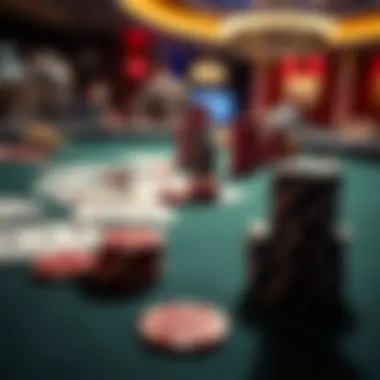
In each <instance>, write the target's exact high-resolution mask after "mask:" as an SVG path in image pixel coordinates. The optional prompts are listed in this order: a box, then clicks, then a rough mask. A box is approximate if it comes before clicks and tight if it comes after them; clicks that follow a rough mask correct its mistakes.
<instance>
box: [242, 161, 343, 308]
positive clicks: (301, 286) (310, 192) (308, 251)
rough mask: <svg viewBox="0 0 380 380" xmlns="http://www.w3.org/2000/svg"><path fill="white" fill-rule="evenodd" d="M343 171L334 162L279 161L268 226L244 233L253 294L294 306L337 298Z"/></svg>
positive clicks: (262, 299) (261, 299)
mask: <svg viewBox="0 0 380 380" xmlns="http://www.w3.org/2000/svg"><path fill="white" fill-rule="evenodd" d="M340 182H341V176H340V172H339V167H338V165H337V164H336V163H335V162H334V161H330V160H313V159H304V158H302V159H296V160H290V161H287V162H285V163H282V164H280V165H279V166H278V167H277V169H276V172H275V180H274V185H273V197H274V202H273V203H274V206H273V212H272V218H271V223H270V224H269V225H268V226H265V225H263V224H261V225H260V224H256V225H255V226H254V227H253V228H252V229H251V230H250V233H249V237H248V241H249V244H248V260H249V261H248V268H249V274H248V276H249V280H250V282H251V284H252V287H253V290H254V291H253V292H252V294H253V297H254V298H255V300H256V301H259V302H260V303H264V304H272V305H276V304H281V303H283V302H285V303H286V302H290V303H292V304H294V305H297V306H307V305H312V304H315V303H326V302H331V301H333V302H334V301H335V300H337V299H339V296H340V292H341V284H342V276H343V265H342V263H343V258H342V254H343V251H344V247H345V245H346V243H347V236H346V235H345V234H344V233H343V232H342V230H341V229H340V228H338V227H337V223H336V220H337V213H338V212H337V211H338V210H337V199H338V191H339V187H340Z"/></svg>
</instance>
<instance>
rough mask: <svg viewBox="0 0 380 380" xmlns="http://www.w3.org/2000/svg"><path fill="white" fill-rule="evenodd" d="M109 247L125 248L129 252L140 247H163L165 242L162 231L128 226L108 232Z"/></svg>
mask: <svg viewBox="0 0 380 380" xmlns="http://www.w3.org/2000/svg"><path fill="white" fill-rule="evenodd" d="M105 241H106V246H107V248H109V249H111V250H112V248H116V249H119V248H124V249H125V250H126V251H128V252H131V253H133V252H136V251H139V250H140V249H144V250H145V249H149V248H156V247H161V246H162V245H163V243H164V241H163V236H162V234H161V232H160V231H159V230H157V229H154V228H148V227H126V228H121V229H116V230H111V231H108V232H107V234H106V239H105Z"/></svg>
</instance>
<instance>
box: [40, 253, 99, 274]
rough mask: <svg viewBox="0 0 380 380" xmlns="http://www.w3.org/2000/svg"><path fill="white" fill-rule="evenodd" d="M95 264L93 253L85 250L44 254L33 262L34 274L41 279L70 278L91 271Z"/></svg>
mask: <svg viewBox="0 0 380 380" xmlns="http://www.w3.org/2000/svg"><path fill="white" fill-rule="evenodd" d="M92 265H93V258H92V256H91V255H89V254H87V253H83V252H75V251H63V252H56V253H51V254H43V255H40V256H38V257H37V258H36V260H35V261H34V263H33V274H34V275H35V276H36V277H37V278H39V279H69V278H76V277H80V276H83V275H86V274H87V273H89V271H90V269H91V268H92Z"/></svg>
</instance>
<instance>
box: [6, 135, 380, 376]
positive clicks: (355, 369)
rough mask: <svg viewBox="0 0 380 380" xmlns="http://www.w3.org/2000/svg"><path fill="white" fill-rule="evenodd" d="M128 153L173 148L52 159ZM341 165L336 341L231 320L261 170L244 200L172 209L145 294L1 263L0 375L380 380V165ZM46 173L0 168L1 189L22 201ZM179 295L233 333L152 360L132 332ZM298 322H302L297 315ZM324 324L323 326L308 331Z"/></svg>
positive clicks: (103, 148) (106, 147)
mask: <svg viewBox="0 0 380 380" xmlns="http://www.w3.org/2000/svg"><path fill="white" fill-rule="evenodd" d="M131 148H133V149H136V148H137V149H140V150H141V151H146V152H153V151H157V150H162V149H163V150H168V151H170V143H167V142H165V141H161V140H160V141H145V140H140V141H129V142H123V141H117V142H115V141H108V142H107V141H104V142H93V143H81V144H73V145H71V146H69V147H67V148H65V149H64V150H63V151H62V152H61V153H60V154H58V156H57V158H55V160H56V161H58V162H65V163H72V164H73V165H74V164H76V163H78V162H95V161H98V162H109V163H110V164H111V163H113V162H117V161H118V159H119V157H120V155H121V154H124V153H125V152H128V150H129V149H131ZM341 159H342V167H343V172H344V177H345V182H344V186H343V188H342V196H341V199H340V201H341V202H340V220H341V221H342V222H344V224H346V225H348V226H349V228H350V229H351V231H352V242H351V244H350V246H349V248H348V250H347V252H346V272H347V276H346V282H345V298H346V303H347V305H348V310H349V311H347V313H349V314H350V316H351V320H352V321H353V323H352V324H351V327H350V328H349V329H348V330H347V331H346V332H345V333H344V335H340V336H339V339H337V341H336V342H335V343H334V344H333V343H331V344H325V345H324V344H323V342H322V341H323V334H318V333H317V335H319V339H315V334H314V335H313V334H310V339H309V338H307V339H304V338H305V336H300V335H297V334H294V335H293V334H292V331H290V330H288V331H285V332H284V334H274V333H271V332H270V331H268V330H265V329H262V328H261V327H258V326H252V325H251V324H249V323H246V321H245V320H244V318H242V317H241V313H240V312H239V310H240V305H241V304H242V301H243V298H244V294H245V288H246V285H245V260H244V241H245V240H244V239H245V236H246V231H247V226H248V225H249V223H250V222H252V221H253V220H255V219H265V218H266V217H267V215H268V213H269V210H270V208H269V207H270V193H269V189H270V180H271V170H270V169H265V170H261V171H258V172H256V173H255V174H253V175H252V176H251V177H250V178H248V179H245V180H239V181H238V185H239V186H241V187H242V188H243V189H244V194H245V197H244V198H243V200H242V202H241V203H239V204H237V205H234V206H233V207H221V206H220V205H217V206H207V207H206V206H202V207H193V208H191V209H190V208H188V209H184V210H183V211H181V212H180V220H179V222H178V223H174V224H173V225H172V226H171V227H170V229H169V230H168V231H167V232H168V239H169V240H168V249H167V254H166V274H165V277H164V279H163V281H162V282H161V283H160V284H158V285H157V286H156V287H155V288H153V289H151V290H149V291H147V292H145V293H142V294H138V295H134V296H128V297H125V298H123V297H121V298H107V297H99V296H95V295H91V294H89V293H87V292H85V291H84V289H83V288H82V287H81V286H80V285H79V284H75V283H70V282H67V283H60V284H56V285H51V286H41V285H37V284H36V283H33V282H32V281H31V280H30V276H29V268H28V264H27V263H18V264H12V265H3V266H1V267H0V305H1V306H0V307H1V311H0V378H1V379H4V380H24V379H25V380H31V379H33V380H34V379H35V380H53V379H54V380H69V379H70V380H87V379H88V380H90V379H91V380H104V379H109V380H125V379H132V380H147V379H149V380H152V379H165V380H179V379H181V380H194V379H200V380H202V379H208V380H211V379H215V380H221V379H229V380H231V379H236V380H243V379H244V380H247V379H249V380H251V379H252V380H254V379H263V380H266V379H288V378H289V379H290V378H292V379H298V378H301V374H302V370H301V369H300V368H306V367H308V368H309V369H310V368H312V371H313V372H314V373H322V374H323V375H321V376H316V377H315V378H318V379H351V378H352V379H359V378H366V379H371V380H378V379H380V363H379V359H380V356H379V352H380V323H379V321H380V276H379V268H380V259H379V257H380V256H379V247H380V233H379V226H380V212H379V211H380V197H379V189H380V163H376V162H374V161H368V160H360V159H353V158H348V157H342V158H341ZM49 165H51V163H50V164H45V165H43V166H41V167H36V166H32V165H29V166H28V165H24V166H9V165H5V164H2V166H1V167H0V171H1V173H0V186H1V189H2V190H3V191H8V192H9V191H14V192H20V193H22V194H24V195H26V196H30V195H31V194H32V192H31V189H32V187H33V182H34V181H35V180H36V178H37V177H38V176H39V175H40V174H41V171H43V170H46V167H47V166H49ZM49 212H51V215H53V214H54V212H57V211H49ZM49 215H50V214H49V213H47V218H48V217H50V216H49ZM181 297H188V298H196V299H201V300H204V301H210V302H212V303H215V304H216V305H218V306H220V307H222V308H224V309H226V310H227V311H228V312H229V313H231V315H232V320H233V333H232V336H231V338H230V339H229V340H228V342H227V343H226V344H225V345H223V346H222V347H220V349H218V350H216V351H214V352H212V353H208V354H205V355H197V356H191V357H185V356H183V357H181V356H171V355H164V354H160V353H157V352H153V351H151V350H149V349H147V348H146V347H144V346H143V345H142V344H141V343H140V342H139V339H138V336H137V334H136V329H135V324H136V318H137V317H138V315H139V313H141V311H142V310H145V308H146V307H147V306H150V305H152V304H154V303H156V302H161V301H166V300H171V299H176V298H181ZM284 318H285V316H284ZM326 323H327V324H328V322H326ZM299 324H300V325H302V324H303V321H302V320H301V319H300V321H299ZM328 327H329V326H327V325H325V324H323V323H319V324H318V325H316V326H314V330H315V331H320V330H323V329H324V328H328ZM279 336H281V338H279ZM312 336H314V338H312ZM305 340H306V341H308V342H309V343H305ZM297 371H298V372H297ZM318 371H319V372H318ZM313 378H314V377H312V376H308V377H303V379H304V380H309V379H313Z"/></svg>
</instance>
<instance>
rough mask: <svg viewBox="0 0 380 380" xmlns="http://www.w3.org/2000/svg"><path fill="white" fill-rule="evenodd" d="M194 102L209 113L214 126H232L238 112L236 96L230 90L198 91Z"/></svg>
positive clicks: (195, 91)
mask: <svg viewBox="0 0 380 380" xmlns="http://www.w3.org/2000/svg"><path fill="white" fill-rule="evenodd" d="M192 101H193V103H194V104H197V105H200V106H202V107H204V108H205V109H206V110H207V111H208V112H209V114H210V117H211V122H212V124H213V125H214V126H226V125H228V124H230V123H231V122H233V120H234V119H235V116H236V114H237V112H238V110H237V108H238V105H237V99H236V95H235V93H234V92H233V91H231V90H229V89H223V88H222V89H196V90H194V91H193V93H192Z"/></svg>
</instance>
